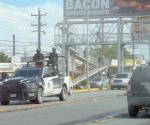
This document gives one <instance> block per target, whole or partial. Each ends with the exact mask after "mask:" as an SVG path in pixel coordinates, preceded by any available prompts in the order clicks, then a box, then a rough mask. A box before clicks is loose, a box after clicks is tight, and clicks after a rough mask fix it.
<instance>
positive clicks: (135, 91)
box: [129, 67, 150, 97]
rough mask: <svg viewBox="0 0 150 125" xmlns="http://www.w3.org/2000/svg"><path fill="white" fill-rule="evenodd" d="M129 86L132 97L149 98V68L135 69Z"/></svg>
mask: <svg viewBox="0 0 150 125" xmlns="http://www.w3.org/2000/svg"><path fill="white" fill-rule="evenodd" d="M129 84H130V85H131V92H132V95H133V96H137V97H150V67H140V68H137V69H136V70H135V71H134V73H133V75H132V77H131V79H130V81H129Z"/></svg>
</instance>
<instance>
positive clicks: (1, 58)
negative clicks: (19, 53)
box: [0, 52, 11, 63]
mask: <svg viewBox="0 0 150 125" xmlns="http://www.w3.org/2000/svg"><path fill="white" fill-rule="evenodd" d="M10 62H11V60H10V58H9V57H8V55H6V54H5V53H3V52H0V63H10Z"/></svg>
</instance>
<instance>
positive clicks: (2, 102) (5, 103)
mask: <svg viewBox="0 0 150 125" xmlns="http://www.w3.org/2000/svg"><path fill="white" fill-rule="evenodd" d="M1 104H2V105H9V101H1Z"/></svg>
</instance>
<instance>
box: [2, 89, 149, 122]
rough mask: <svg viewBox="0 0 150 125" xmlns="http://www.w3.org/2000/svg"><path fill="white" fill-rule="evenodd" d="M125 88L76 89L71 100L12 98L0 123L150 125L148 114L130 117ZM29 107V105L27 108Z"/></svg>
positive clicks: (4, 108) (3, 109)
mask: <svg viewBox="0 0 150 125" xmlns="http://www.w3.org/2000/svg"><path fill="white" fill-rule="evenodd" d="M124 93H125V91H124V90H113V91H111V90H104V91H96V92H87V93H75V94H73V95H72V96H71V97H69V99H68V101H66V102H60V101H58V98H46V99H45V102H44V104H42V105H35V104H31V103H29V102H12V103H11V105H9V106H0V125H99V124H100V125H101V124H104V125H124V124H129V125H130V124H131V125H149V124H150V120H149V114H148V113H143V112H141V113H139V118H138V119H133V118H129V116H128V114H127V101H126V96H124ZM25 107H28V108H25Z"/></svg>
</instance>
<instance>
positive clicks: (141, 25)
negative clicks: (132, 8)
mask: <svg viewBox="0 0 150 125" xmlns="http://www.w3.org/2000/svg"><path fill="white" fill-rule="evenodd" d="M135 19H136V20H137V22H136V23H133V24H132V31H133V35H134V39H135V40H149V39H150V16H149V17H148V16H147V17H137V18H135ZM138 21H139V22H138Z"/></svg>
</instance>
